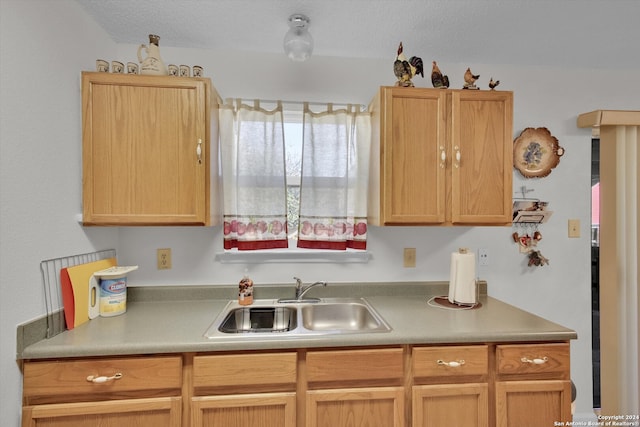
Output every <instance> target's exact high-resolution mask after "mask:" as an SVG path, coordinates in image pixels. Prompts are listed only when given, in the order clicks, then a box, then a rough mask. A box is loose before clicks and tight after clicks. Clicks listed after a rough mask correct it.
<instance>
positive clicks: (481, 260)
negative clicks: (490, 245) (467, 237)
mask: <svg viewBox="0 0 640 427" xmlns="http://www.w3.org/2000/svg"><path fill="white" fill-rule="evenodd" d="M478 265H480V266H483V267H484V266H487V265H489V253H488V252H487V249H486V248H478Z"/></svg>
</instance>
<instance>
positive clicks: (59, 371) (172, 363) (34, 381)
mask: <svg viewBox="0 0 640 427" xmlns="http://www.w3.org/2000/svg"><path fill="white" fill-rule="evenodd" d="M23 371H24V380H23V398H22V400H23V408H22V427H62V426H64V427H76V426H77V427H80V426H100V427H120V426H136V427H179V426H181V424H182V404H183V400H182V395H181V388H182V358H181V357H180V356H179V355H178V356H139V357H126V358H119V357H105V358H89V359H71V360H63V361H57V360H45V361H32V362H25V364H24V366H23Z"/></svg>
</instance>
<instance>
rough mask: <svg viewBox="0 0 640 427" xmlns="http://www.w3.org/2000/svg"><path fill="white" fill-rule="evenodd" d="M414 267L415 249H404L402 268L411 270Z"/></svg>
mask: <svg viewBox="0 0 640 427" xmlns="http://www.w3.org/2000/svg"><path fill="white" fill-rule="evenodd" d="M415 266H416V248H404V267H405V268H412V267H415Z"/></svg>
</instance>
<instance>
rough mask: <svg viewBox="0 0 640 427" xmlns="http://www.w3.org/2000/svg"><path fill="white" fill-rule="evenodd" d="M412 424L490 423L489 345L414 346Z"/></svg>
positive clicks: (472, 426) (482, 426) (478, 426)
mask: <svg viewBox="0 0 640 427" xmlns="http://www.w3.org/2000/svg"><path fill="white" fill-rule="evenodd" d="M412 356H413V357H412V371H413V381H414V385H413V387H412V420H413V421H412V424H411V425H412V426H413V427H437V426H443V425H446V426H461V427H462V426H464V427H487V426H488V425H489V383H488V381H489V363H488V357H489V349H488V346H486V345H476V346H446V347H417V348H414V349H413V354H412Z"/></svg>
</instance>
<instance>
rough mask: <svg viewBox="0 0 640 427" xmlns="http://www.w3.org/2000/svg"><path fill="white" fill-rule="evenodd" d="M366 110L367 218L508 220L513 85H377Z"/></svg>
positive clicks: (381, 221)
mask: <svg viewBox="0 0 640 427" xmlns="http://www.w3.org/2000/svg"><path fill="white" fill-rule="evenodd" d="M370 110H371V112H372V118H373V124H372V127H373V142H372V154H371V158H372V163H371V168H370V182H369V222H370V223H371V224H374V225H507V224H510V223H511V213H512V212H511V209H512V206H511V204H512V179H513V178H512V176H513V174H512V169H513V165H512V150H513V148H512V147H513V142H512V126H513V124H512V122H513V93H512V92H503V91H480V90H449V89H448V90H442V89H426V88H403V87H381V88H380V90H379V92H378V93H377V94H376V96H375V97H374V99H373V101H372V102H371V105H370Z"/></svg>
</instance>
